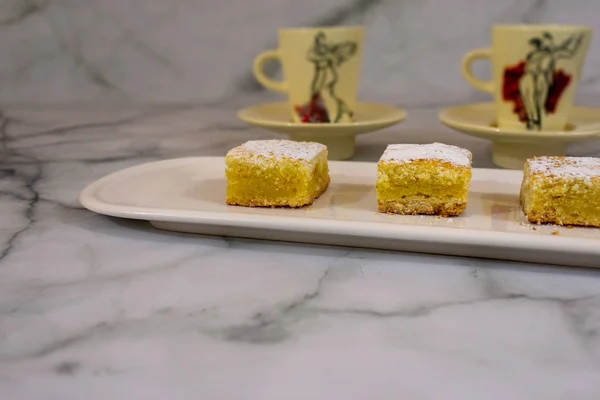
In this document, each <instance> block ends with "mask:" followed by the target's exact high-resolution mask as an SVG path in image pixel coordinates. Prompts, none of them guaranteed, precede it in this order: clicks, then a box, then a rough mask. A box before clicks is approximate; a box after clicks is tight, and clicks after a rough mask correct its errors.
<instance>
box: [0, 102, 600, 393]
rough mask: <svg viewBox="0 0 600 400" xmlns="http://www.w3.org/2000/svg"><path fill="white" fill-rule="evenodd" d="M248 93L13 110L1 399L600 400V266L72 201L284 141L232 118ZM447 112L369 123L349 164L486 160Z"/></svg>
mask: <svg viewBox="0 0 600 400" xmlns="http://www.w3.org/2000/svg"><path fill="white" fill-rule="evenodd" d="M245 101H250V100H240V101H239V102H229V103H227V104H213V105H204V106H197V105H172V106H159V105H154V106H144V107H141V106H136V107H132V106H114V105H112V106H105V105H95V106H77V107H72V106H56V107H52V108H46V107H44V108H42V107H34V106H19V107H17V106H12V107H10V106H8V107H4V108H2V109H1V112H2V113H1V117H2V118H1V121H0V122H1V125H0V135H1V136H0V140H1V141H0V143H1V145H2V149H1V150H0V151H1V153H0V154H1V160H2V162H1V163H0V196H1V201H0V207H1V213H0V398H2V399H11V400H20V399H61V400H64V399H83V398H85V399H87V400H98V399H134V398H136V399H137V398H140V399H145V400H154V399H256V400H270V399H286V400H294V399H302V400H304V399H309V398H310V399H369V400H371V399H399V398H402V399H461V400H468V399H486V400H493V399H502V400H506V399H511V400H520V399H528V400H529V399H544V400H550V399H569V400H573V399H576V400H579V399H598V398H600V271H595V270H583V269H571V268H560V267H548V266H543V265H530V264H519V263H507V262H499V261H493V260H479V259H463V258H452V257H442V256H431V255H424V254H409V253H397V252H384V251H370V250H365V249H348V248H333V247H325V246H312V245H303V244H291V243H276V242H261V241H252V240H240V239H233V238H223V237H202V236H193V235H184V234H176V233H169V232H163V231H157V230H154V229H152V228H151V227H149V225H147V224H146V223H144V222H139V221H125V220H118V219H111V218H107V217H104V216H100V215H95V214H93V213H91V212H89V211H87V210H84V209H82V208H81V206H80V205H79V203H78V201H77V198H78V195H79V192H80V190H81V189H83V187H84V186H85V185H87V184H88V183H91V182H92V181H94V180H95V179H97V178H99V177H101V176H103V175H105V174H108V173H110V172H113V171H116V170H119V169H122V168H124V167H128V166H132V165H135V164H139V163H142V162H146V161H152V160H159V159H166V158H175V157H183V156H190V155H224V154H225V152H226V151H227V150H228V149H229V148H231V147H233V146H235V145H237V144H240V143H241V142H243V141H245V140H247V139H249V138H269V137H278V136H277V135H275V134H271V133H269V132H266V131H262V130H260V129H257V128H250V127H247V126H246V125H244V124H243V123H242V122H240V121H238V120H237V119H236V117H235V112H236V108H237V107H238V106H239V105H241V104H242V103H244V102H245ZM438 110H439V107H430V108H427V107H425V108H421V109H414V110H412V109H411V110H409V118H408V120H407V121H406V122H405V123H403V124H401V125H398V126H396V127H392V128H389V129H386V130H384V131H381V132H377V133H372V134H368V135H363V136H360V138H359V140H358V149H357V154H356V157H355V159H356V160H373V161H374V160H376V159H377V158H378V157H379V155H380V154H381V152H382V151H383V149H384V147H385V146H386V145H387V144H388V143H389V142H394V141H405V142H430V141H442V142H446V143H451V144H456V145H460V146H464V147H467V148H469V149H470V150H471V151H473V153H474V165H475V166H476V167H491V166H492V165H491V163H490V159H489V143H488V142H486V141H484V140H479V139H474V138H470V137H469V136H466V135H462V134H459V133H454V132H451V131H450V130H448V129H446V128H445V127H443V126H442V125H440V124H439V123H438V122H437V119H436V113H437V111H438ZM571 153H572V154H575V155H600V143H598V142H588V143H585V144H580V145H577V146H574V147H573V148H572V149H571Z"/></svg>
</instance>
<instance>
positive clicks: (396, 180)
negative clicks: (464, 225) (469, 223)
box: [376, 143, 472, 216]
mask: <svg viewBox="0 0 600 400" xmlns="http://www.w3.org/2000/svg"><path fill="white" fill-rule="evenodd" d="M471 162H472V155H471V152H470V151H469V150H467V149H463V148H460V147H456V146H450V145H446V144H442V143H429V144H391V145H389V146H388V147H387V149H386V150H385V152H384V153H383V155H382V156H381V158H380V159H379V163H378V164H377V185H376V191H377V204H378V209H379V211H380V212H386V213H394V214H413V215H414V214H429V215H441V216H453V215H459V214H462V212H463V211H464V210H465V208H466V206H467V194H468V191H469V185H470V183H471Z"/></svg>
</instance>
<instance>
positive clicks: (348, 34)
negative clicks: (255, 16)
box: [253, 27, 364, 123]
mask: <svg viewBox="0 0 600 400" xmlns="http://www.w3.org/2000/svg"><path fill="white" fill-rule="evenodd" d="M363 43H364V28H363V27H323V28H296V29H281V30H280V31H279V48H278V49H277V50H269V51H266V52H264V53H262V54H259V55H258V56H257V57H256V58H255V59H254V66H253V72H254V76H255V77H256V79H257V80H258V81H259V82H260V83H261V84H262V85H263V86H265V87H266V88H267V89H271V90H274V91H278V92H282V93H287V95H288V100H289V110H290V116H291V119H292V120H293V121H294V122H305V123H318V122H321V123H340V122H353V120H354V118H353V116H354V107H355V105H356V96H357V92H358V82H359V79H358V78H359V74H360V69H361V64H362V52H363ZM271 60H279V61H280V62H281V65H282V68H283V80H282V81H275V80H273V79H271V78H269V77H268V76H266V75H265V73H264V65H265V63H266V62H268V61H271Z"/></svg>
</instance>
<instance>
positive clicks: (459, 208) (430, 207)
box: [378, 198, 467, 217]
mask: <svg viewBox="0 0 600 400" xmlns="http://www.w3.org/2000/svg"><path fill="white" fill-rule="evenodd" d="M466 208H467V202H466V201H452V200H450V201H449V200H443V199H432V198H429V199H423V198H413V199H403V200H402V201H388V202H379V203H378V210H379V212H382V213H391V214H401V215H439V216H441V217H453V216H457V215H460V214H462V213H463V212H464V211H465V209H466Z"/></svg>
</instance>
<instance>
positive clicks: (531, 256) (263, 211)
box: [80, 157, 600, 267]
mask: <svg viewBox="0 0 600 400" xmlns="http://www.w3.org/2000/svg"><path fill="white" fill-rule="evenodd" d="M224 167H225V162H224V158H222V157H198V158H181V159H174V160H166V161H159V162H153V163H148V164H143V165H139V166H136V167H132V168H128V169H125V170H122V171H119V172H116V173H114V174H111V175H109V176H106V177H104V178H102V179H100V180H98V181H96V182H94V183H92V184H91V185H89V186H88V187H87V188H85V190H83V192H82V193H81V197H80V201H81V203H82V205H83V206H84V207H86V208H88V209H89V210H91V211H94V212H96V213H100V214H105V215H109V216H113V217H120V218H131V219H141V220H147V221H149V222H150V223H151V224H152V225H153V226H154V227H156V228H159V229H163V230H171V231H180V232H189V233H200V234H209V235H221V236H236V237H246V238H257V239H267V240H280V241H292V242H304V243H318V244H328V245H342V246H352V247H365V248H378V249H388V250H400V251H412V252H422V253H432V254H446V255H460V256H469V257H482V258H494V259H504V260H514V261H525V262H537V263H543V264H558V265H565V266H581V267H599V266H600V229H596V228H579V227H575V228H568V227H558V226H552V225H532V224H529V223H528V222H527V220H526V218H525V217H524V215H523V214H522V212H521V209H520V207H519V198H518V194H519V186H520V183H521V175H522V172H521V171H507V170H493V169H473V179H472V183H471V188H470V192H469V202H468V205H467V209H466V211H465V213H464V214H463V215H461V216H459V217H453V218H440V217H435V216H401V215H388V214H382V213H378V212H377V204H376V196H375V178H376V164H375V163H364V162H349V161H330V162H329V167H330V174H331V185H330V186H329V188H328V189H327V191H326V192H325V193H324V194H323V195H322V196H321V197H320V198H319V199H317V200H316V201H315V203H314V204H313V205H312V206H310V207H305V208H300V209H287V208H246V207H234V206H228V205H226V204H225V188H226V181H225V177H224Z"/></svg>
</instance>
